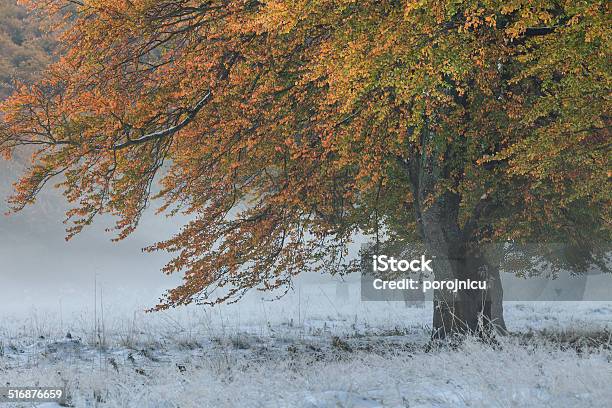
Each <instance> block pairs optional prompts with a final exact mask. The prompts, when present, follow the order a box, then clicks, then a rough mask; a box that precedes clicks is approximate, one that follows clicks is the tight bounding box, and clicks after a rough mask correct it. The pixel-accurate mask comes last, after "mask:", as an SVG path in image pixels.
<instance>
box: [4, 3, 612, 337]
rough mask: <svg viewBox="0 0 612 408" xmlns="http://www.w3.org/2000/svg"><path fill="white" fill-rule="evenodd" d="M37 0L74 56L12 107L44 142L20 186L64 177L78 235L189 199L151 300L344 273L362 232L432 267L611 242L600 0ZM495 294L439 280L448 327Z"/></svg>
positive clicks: (486, 306) (437, 317)
mask: <svg viewBox="0 0 612 408" xmlns="http://www.w3.org/2000/svg"><path fill="white" fill-rule="evenodd" d="M36 3H37V5H36V6H37V7H43V8H45V9H46V10H48V11H61V12H62V13H64V15H65V22H64V24H63V25H62V26H61V27H60V31H61V32H62V37H61V42H62V43H63V44H64V47H65V52H64V54H63V56H62V58H61V59H60V60H59V61H58V62H57V63H55V64H54V65H53V66H52V67H51V68H50V69H49V70H48V72H47V74H46V76H45V78H44V79H42V80H41V81H40V82H38V83H37V84H36V85H34V86H30V87H28V86H23V87H21V88H20V89H19V90H18V91H17V92H16V93H15V94H14V95H13V96H12V97H11V98H10V99H9V100H8V101H7V102H6V103H5V104H4V106H3V107H2V111H3V115H4V125H3V128H2V131H1V132H2V133H1V139H0V146H1V149H2V151H3V152H4V153H6V154H7V155H10V153H11V152H12V151H13V150H14V149H15V148H17V147H19V146H23V145H33V146H35V147H36V148H37V152H36V154H35V155H34V158H33V162H32V166H31V169H30V171H29V172H28V173H27V174H25V175H24V177H23V178H22V179H21V182H20V183H19V185H18V186H17V190H16V194H15V195H14V196H13V198H12V200H11V202H12V204H13V206H14V209H15V210H19V209H20V208H23V206H25V205H27V204H29V203H31V202H33V201H34V199H35V197H36V195H37V193H38V192H39V191H40V189H41V188H42V187H43V186H44V185H45V184H46V183H47V182H48V181H49V180H50V179H52V178H54V177H56V176H59V175H62V176H63V177H62V178H61V179H60V181H59V184H58V187H59V188H62V189H63V191H64V194H65V195H66V197H67V199H68V200H69V201H70V202H72V203H74V209H73V210H71V211H70V212H69V213H68V214H67V215H68V218H69V219H70V220H71V221H72V223H73V224H72V226H71V227H70V228H69V230H68V233H69V237H70V236H72V235H73V234H75V233H78V232H79V231H80V230H81V229H82V228H83V227H85V226H86V225H88V224H90V223H91V222H92V220H93V219H94V217H95V216H96V215H98V214H101V213H110V214H113V215H115V216H117V217H118V222H117V224H116V226H115V229H116V231H117V233H118V235H117V238H118V239H121V238H124V237H126V236H127V235H128V234H129V233H130V232H132V231H133V230H134V228H136V226H137V224H138V221H139V218H140V216H141V214H142V212H143V210H144V209H145V208H146V207H147V205H148V204H149V201H150V199H151V198H152V197H157V198H159V199H161V200H163V202H164V205H163V207H162V211H167V212H169V213H170V214H176V213H178V212H184V213H187V214H190V215H192V216H193V217H194V220H193V221H191V222H189V223H187V224H186V225H185V226H184V227H183V229H182V230H181V231H180V232H179V233H178V234H177V235H176V236H175V237H173V238H171V239H169V240H167V241H165V242H161V243H158V244H156V245H154V246H152V247H151V248H149V250H167V251H170V252H173V253H175V254H176V256H175V258H174V259H173V260H172V261H171V262H170V263H169V264H168V265H167V266H166V267H165V268H164V271H165V272H166V273H173V272H179V271H184V272H185V275H184V283H183V284H182V285H181V286H179V287H177V288H175V289H173V290H170V291H169V292H168V294H167V296H166V297H165V298H164V299H162V301H161V303H160V305H159V306H158V309H163V308H167V307H172V306H177V305H183V304H188V303H191V302H193V301H200V302H204V303H217V302H223V301H235V300H237V299H239V297H240V296H241V295H242V294H244V293H245V291H247V290H249V289H251V288H253V287H258V288H260V289H264V290H267V289H273V288H278V287H281V286H287V285H290V283H291V279H292V277H293V276H294V275H296V274H298V273H300V272H302V271H304V270H306V269H311V270H327V271H330V270H332V271H337V270H341V269H343V268H344V270H352V269H353V268H355V267H356V262H352V261H351V260H349V259H347V258H346V252H347V245H348V244H349V242H350V240H351V237H353V236H354V234H355V232H357V231H362V232H365V233H371V234H375V235H377V236H381V237H386V239H392V238H396V237H401V238H402V239H408V238H414V239H419V240H420V241H422V242H423V243H424V244H425V246H426V248H427V249H428V250H429V251H430V252H431V253H435V254H436V256H437V264H436V268H435V270H436V271H435V273H436V278H437V279H447V278H459V279H463V278H475V277H479V276H480V271H482V270H483V269H486V270H489V271H490V272H489V273H490V274H491V276H494V274H495V266H491V265H487V262H486V259H485V257H484V256H483V254H482V253H481V249H480V248H481V245H482V244H483V243H487V242H494V241H507V240H512V241H513V242H540V243H547V242H560V241H561V242H571V243H573V244H575V246H579V247H581V248H586V253H587V254H588V255H589V256H591V255H595V254H598V253H599V254H601V250H600V246H601V243H602V242H608V241H609V238H610V228H609V226H610V210H609V208H611V207H610V205H609V204H610V180H609V178H610V172H609V170H608V169H609V168H610V161H609V160H610V159H609V157H610V154H609V153H610V144H609V128H610V118H609V115H608V112H609V108H610V106H609V94H610V92H609V90H610V74H609V72H608V71H609V70H608V69H607V68H608V61H609V58H610V53H609V43H610V41H609V40H610V29H609V27H610V17H609V12H608V8H609V5H608V4H607V3H606V2H601V1H586V2H580V3H578V4H577V3H575V2H569V1H563V2H541V1H538V2H533V1H524V0H513V1H510V2H508V1H504V2H502V1H492V0H488V1H479V2H476V1H469V0H466V1H459V2H457V1H426V0H425V1H418V2H416V1H401V0H400V1H361V2H355V1H350V0H336V1H331V0H317V1H310V0H309V1H306V0H294V1H283V0H271V1H268V2H265V3H262V2H259V1H256V0H239V1H235V2H224V1H215V0H211V1H207V2H197V1H190V0H172V1H170V0H161V1H150V0H134V1H115V0H113V1H109V0H98V1H81V2H65V1H61V0H50V1H47V2H43V3H41V2H36ZM67 5H69V6H67ZM66 7H68V8H66ZM67 10H68V11H67ZM160 174H161V177H162V180H161V185H162V187H161V189H160V190H159V191H158V192H156V193H155V194H152V185H153V182H154V180H155V178H156V176H157V175H160ZM220 287H223V288H225V289H227V290H226V291H225V292H223V293H220V294H216V293H215V290H216V289H217V288H220ZM486 296H487V295H486V294H485V293H481V292H479V291H472V292H466V293H464V294H462V295H461V296H460V297H459V298H455V297H452V296H450V295H449V294H448V293H445V292H437V293H436V294H435V305H436V307H435V309H434V310H435V312H434V324H433V326H434V332H435V335H436V336H439V337H443V336H445V335H447V334H448V333H455V332H463V331H476V330H478V328H479V321H480V319H482V317H483V315H484V317H485V318H487V317H490V313H491V312H490V301H489V299H487V298H486ZM485 320H486V319H485Z"/></svg>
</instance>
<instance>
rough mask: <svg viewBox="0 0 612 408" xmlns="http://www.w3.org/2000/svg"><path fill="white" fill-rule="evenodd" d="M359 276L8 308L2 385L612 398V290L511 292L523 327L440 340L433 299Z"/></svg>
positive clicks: (112, 390)
mask: <svg viewBox="0 0 612 408" xmlns="http://www.w3.org/2000/svg"><path fill="white" fill-rule="evenodd" d="M350 289H351V290H350V293H349V295H348V296H346V294H344V295H342V296H337V293H336V287H335V285H333V284H310V285H308V284H304V285H301V286H300V287H299V288H298V289H297V290H296V291H294V292H292V293H290V294H289V295H287V296H286V297H284V298H282V299H281V300H278V301H275V302H271V301H268V299H263V298H261V297H258V296H255V295H253V296H250V297H249V298H247V299H245V300H244V301H243V302H241V303H238V304H235V305H228V306H223V307H215V308H207V307H197V306H194V307H189V308H183V309H178V310H173V311H171V312H164V313H155V314H145V313H143V312H142V308H140V307H136V306H134V307H132V306H129V307H128V306H127V305H126V303H129V302H127V301H126V300H125V298H124V299H123V302H121V300H120V299H116V300H114V301H112V299H110V298H109V300H105V301H103V302H102V306H100V307H98V306H97V305H96V307H95V310H94V307H93V305H91V307H90V308H87V307H81V308H80V309H77V308H75V309H73V310H72V311H69V310H68V309H69V308H68V307H67V306H64V308H65V309H66V310H62V311H61V313H60V312H59V311H56V310H52V309H51V308H47V309H46V310H45V311H40V310H30V311H27V312H25V311H24V312H23V313H21V314H19V313H14V312H13V313H11V314H10V315H6V314H5V315H2V316H1V320H0V384H3V385H4V384H10V385H13V386H26V385H27V386H32V385H41V386H42V385H47V386H57V385H62V386H65V387H66V389H67V390H68V392H69V395H70V401H69V402H70V405H71V406H75V407H151V408H153V407H155V408H166V407H167V408H171V407H181V408H188V407H312V408H315V407H316V408H319V407H355V408H356V407H540V406H544V407H547V406H550V407H607V406H608V407H609V406H612V387H610V383H611V381H612V350H611V348H610V346H611V340H610V334H609V333H610V323H609V322H610V317H611V316H612V305H611V304H609V303H586V302H582V303H569V302H557V303H542V302H540V303H532V304H527V303H509V304H508V305H506V319H507V322H508V326H509V329H510V330H511V331H512V334H511V335H510V336H508V337H506V338H502V339H499V341H498V342H497V343H496V344H484V343H482V342H479V341H477V340H475V339H466V340H465V341H463V342H462V343H460V344H456V345H451V346H448V345H445V346H436V345H433V346H432V345H430V344H429V337H428V324H429V320H430V316H431V306H430V305H429V304H426V305H424V306H423V307H421V308H419V307H410V308H408V307H405V305H404V304H403V303H400V302H393V303H387V302H360V301H359V299H358V293H357V291H358V287H356V286H355V285H352V286H350ZM106 302H108V303H106ZM94 316H95V319H94ZM96 322H97V323H96ZM6 406H7V407H8V406H11V405H6ZM15 406H23V407H27V406H32V405H27V404H21V405H20V404H16V405H15ZM39 406H40V407H53V406H56V405H54V404H50V403H47V404H42V405H39Z"/></svg>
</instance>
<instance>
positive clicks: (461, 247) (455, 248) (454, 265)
mask: <svg viewBox="0 0 612 408" xmlns="http://www.w3.org/2000/svg"><path fill="white" fill-rule="evenodd" d="M433 120H435V117H434V118H433V119H432V118H427V119H426V120H425V126H424V128H423V130H422V131H421V135H420V148H419V149H412V150H410V151H409V157H410V160H409V161H408V162H405V168H406V170H407V173H408V176H409V178H410V181H411V184H412V188H413V193H414V197H415V200H414V205H415V212H416V220H417V225H418V228H419V232H420V235H421V237H422V238H423V242H424V243H425V246H426V248H427V250H428V252H429V254H430V256H432V257H434V258H433V265H432V266H433V271H434V279H435V280H436V281H455V280H459V281H465V280H468V279H470V280H472V281H482V280H487V281H489V280H490V281H492V282H493V283H495V284H494V285H493V286H492V288H491V289H492V290H489V291H487V290H482V289H469V290H460V291H458V292H456V293H453V292H449V291H448V290H435V291H434V315H433V333H432V337H433V338H437V339H443V338H446V337H448V336H450V335H456V334H465V333H469V334H488V333H490V332H491V331H492V329H493V328H494V327H495V325H494V324H493V323H494V322H498V325H499V326H500V327H503V328H504V329H505V324H503V308H502V307H501V301H502V299H501V296H502V293H503V292H502V291H501V281H500V279H499V267H498V265H495V267H491V266H490V265H489V264H488V263H487V262H486V256H485V254H484V253H481V251H480V249H479V248H474V247H473V245H470V244H472V242H471V239H472V238H473V237H472V236H471V235H472V228H468V229H467V230H466V231H464V230H462V228H461V227H460V225H459V209H460V204H461V196H460V195H459V194H458V193H456V192H454V191H453V189H451V188H448V187H442V186H441V184H442V183H441V182H449V181H452V180H453V176H452V172H453V167H452V166H453V165H452V160H451V159H452V158H453V157H454V156H456V155H460V154H461V152H458V151H453V146H450V145H445V143H441V142H440V141H439V140H437V135H436V134H435V132H433V131H431V129H430V128H429V123H430V121H433ZM449 162H450V163H451V164H449ZM478 216H479V214H478V213H476V214H474V215H473V217H475V218H477V217H478ZM473 221H476V219H475V220H473Z"/></svg>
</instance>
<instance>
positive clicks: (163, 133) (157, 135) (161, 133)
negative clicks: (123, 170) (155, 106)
mask: <svg viewBox="0 0 612 408" xmlns="http://www.w3.org/2000/svg"><path fill="white" fill-rule="evenodd" d="M211 96H212V92H211V91H208V92H207V93H206V95H204V97H203V98H202V99H200V101H199V102H198V103H197V104H196V105H195V106H194V107H193V108H192V109H190V110H188V111H187V117H186V118H185V119H183V120H182V121H180V122H179V123H177V124H176V125H174V126H171V127H169V128H167V129H163V130H158V131H156V132H153V133H149V134H146V135H144V136H141V137H139V138H138V139H130V140H127V141H126V142H123V143H120V144H118V145H115V146H113V150H121V149H124V148H126V147H129V146H133V145H137V144H142V143H146V142H150V141H151V140H158V139H163V138H164V137H167V136H171V135H173V134H175V133H176V132H178V131H180V130H181V129H183V128H184V127H185V126H187V125H188V124H189V123H191V122H192V121H193V119H194V118H195V117H196V115H197V114H198V112H199V111H200V110H202V108H203V107H204V106H205V105H206V103H207V102H208V101H209V100H210V97H211Z"/></svg>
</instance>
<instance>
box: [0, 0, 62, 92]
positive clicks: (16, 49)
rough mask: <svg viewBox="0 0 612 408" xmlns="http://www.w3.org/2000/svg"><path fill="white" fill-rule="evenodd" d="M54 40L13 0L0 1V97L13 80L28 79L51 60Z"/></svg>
mask: <svg viewBox="0 0 612 408" xmlns="http://www.w3.org/2000/svg"><path fill="white" fill-rule="evenodd" d="M53 48H54V42H53V40H52V39H51V37H50V36H49V35H47V34H46V33H45V32H43V31H42V30H41V29H40V28H39V24H38V21H37V20H36V19H35V18H33V17H32V16H29V15H28V12H27V10H26V9H25V8H24V7H22V6H20V5H18V4H17V1H16V0H0V100H2V99H4V98H6V97H8V96H9V95H10V94H11V92H12V90H13V86H14V83H15V80H16V79H18V80H22V81H26V82H28V81H30V80H32V79H33V78H34V77H35V75H36V73H37V72H40V70H41V69H42V68H44V67H45V66H46V64H47V63H48V62H49V61H50V60H51V54H52V52H53Z"/></svg>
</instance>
